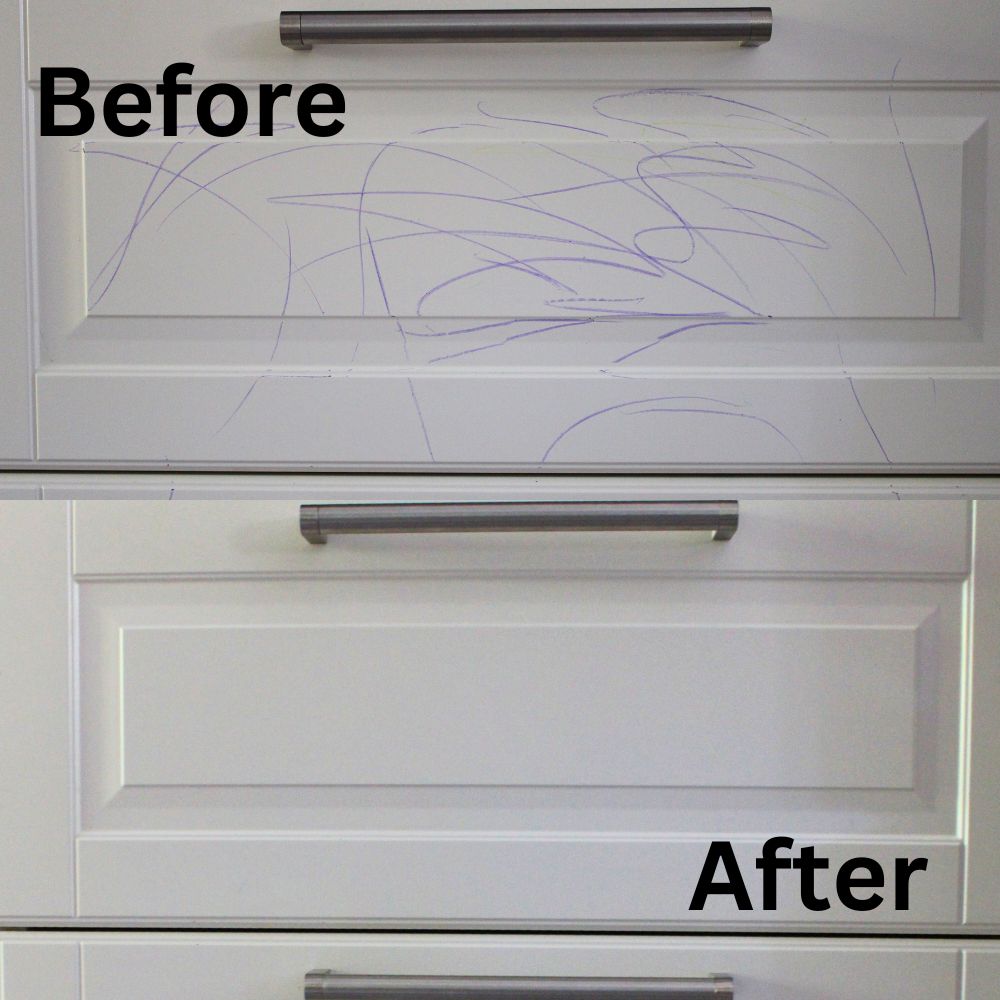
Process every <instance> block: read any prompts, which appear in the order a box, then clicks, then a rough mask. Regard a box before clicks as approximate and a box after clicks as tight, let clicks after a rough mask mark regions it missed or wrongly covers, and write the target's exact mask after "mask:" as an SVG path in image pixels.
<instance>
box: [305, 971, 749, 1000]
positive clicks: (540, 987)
mask: <svg viewBox="0 0 1000 1000" xmlns="http://www.w3.org/2000/svg"><path fill="white" fill-rule="evenodd" d="M705 997H712V998H714V1000H733V980H732V977H731V976H707V977H705V978H704V979H680V978H678V979H563V978H546V979H541V978H539V979H534V978H532V979H529V978H527V977H525V978H522V977H520V976H515V977H509V978H508V977H503V978H500V977H497V978H494V977H490V976H475V977H469V978H459V977H457V976H441V977H436V976H338V975H336V974H335V973H333V972H331V971H330V970H329V969H317V970H315V971H313V972H310V973H307V975H306V993H305V1000H520V998H524V1000H703V998H705Z"/></svg>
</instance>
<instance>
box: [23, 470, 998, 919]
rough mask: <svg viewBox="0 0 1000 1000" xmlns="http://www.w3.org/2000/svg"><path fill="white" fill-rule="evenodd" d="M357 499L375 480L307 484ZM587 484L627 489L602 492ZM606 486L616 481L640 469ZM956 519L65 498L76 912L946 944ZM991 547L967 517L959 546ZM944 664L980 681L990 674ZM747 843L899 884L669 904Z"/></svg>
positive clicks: (960, 640)
mask: <svg viewBox="0 0 1000 1000" xmlns="http://www.w3.org/2000/svg"><path fill="white" fill-rule="evenodd" d="M588 485H589V484H587V483H586V482H579V483H578V484H576V485H575V486H574V485H572V484H564V485H563V486H561V487H559V489H561V490H562V491H564V494H566V495H573V490H576V491H577V492H576V495H577V496H582V494H583V492H585V490H586V488H587V487H588ZM469 487H472V489H470V488H469ZM661 487H662V484H661ZM400 488H401V486H400ZM425 488H426V489H428V490H431V489H433V490H443V491H446V490H448V487H447V486H446V485H443V484H435V485H431V484H426V485H425ZM522 488H526V487H522ZM358 489H368V490H369V491H373V490H374V485H373V484H370V483H369V484H367V485H365V484H364V482H363V481H359V482H358V483H355V484H354V486H353V487H352V486H351V485H350V484H348V486H347V487H346V492H345V494H344V495H343V496H342V497H341V498H342V499H346V498H347V497H349V496H350V495H351V493H352V492H355V493H356V491H357V490H358ZM493 489H496V488H495V487H490V486H489V484H486V483H480V484H478V486H476V485H475V484H474V483H473V482H470V483H469V484H468V485H467V486H466V487H465V491H466V492H465V495H466V496H467V497H468V498H470V499H471V498H472V496H478V498H485V497H484V495H483V494H488V493H490V491H491V490H493ZM528 489H529V491H530V488H528ZM546 489H547V490H555V489H556V487H555V486H553V485H548V486H546ZM605 489H606V490H607V491H608V492H609V493H612V494H613V495H614V494H617V495H618V496H620V497H622V498H624V496H625V495H627V484H626V483H625V482H621V483H619V484H618V485H617V486H616V485H613V484H612V485H609V486H606V487H605ZM633 489H634V490H635V493H634V495H636V496H643V495H646V496H648V495H649V494H648V490H649V489H650V482H649V481H639V482H636V483H634V485H633ZM758 489H759V490H761V491H763V490H765V489H766V487H764V486H763V485H762V486H760V487H758ZM475 490H478V494H477V493H475V492H474V491H475ZM451 494H452V498H453V499H455V498H458V497H460V496H462V495H463V494H462V489H460V488H456V487H452V488H451ZM501 495H502V491H501ZM661 495H662V494H661ZM355 498H357V497H356V496H355ZM391 498H392V491H391V490H388V491H387V492H386V493H385V494H383V495H382V497H381V499H386V500H387V499H391ZM329 499H331V500H336V499H338V497H337V494H336V491H335V489H333V488H332V487H331V493H330V496H329ZM369 499H379V496H378V495H377V494H374V493H369ZM838 504H839V505H840V506H839V507H838ZM10 506H11V507H12V508H13V507H15V506H21V505H10ZM55 506H56V509H58V510H62V509H63V508H62V505H55ZM984 509H985V508H984ZM969 513H970V508H969V505H968V503H967V502H966V501H963V500H958V499H956V500H951V501H948V500H923V501H920V500H903V501H899V500H880V499H876V498H875V497H871V496H869V497H868V498H863V497H860V496H857V495H855V496H854V497H853V498H848V497H845V498H844V499H842V500H840V501H837V500H833V499H827V500H820V499H812V500H810V499H791V498H788V497H785V498H780V496H779V497H775V498H774V499H772V500H770V501H769V500H767V499H766V495H765V496H762V495H761V494H758V495H757V497H756V498H751V499H748V500H747V501H746V503H745V505H744V509H743V511H742V523H741V527H740V529H739V531H738V532H737V535H736V537H735V538H734V539H733V540H732V541H731V542H728V543H724V544H723V543H713V542H710V541H708V540H707V539H705V538H702V537H699V536H697V535H691V536H666V537H652V536H649V535H645V536H644V535H638V534H628V533H622V534H614V533H613V534H606V535H602V536H600V537H599V539H598V538H594V537H588V536H586V535H585V534H577V535H573V534H566V535H555V536H546V535H544V534H542V535H534V536H532V537H531V538H529V539H525V538H524V537H523V536H518V535H509V536H505V537H504V538H503V539H502V540H498V539H496V538H491V537H490V536H489V535H482V536H448V535H438V536H435V537H416V536H414V537H410V538H407V537H404V536H396V537H392V538H373V537H368V538H364V537H360V536H359V537H357V538H354V539H342V540H339V541H337V540H335V541H333V542H331V544H329V545H327V546H326V547H323V548H316V547H310V546H308V544H307V543H305V542H304V541H303V540H302V539H301V538H300V537H299V536H298V535H297V528H296V520H295V514H296V507H295V504H293V503H285V502H278V503H255V502H251V503H237V502H232V503H227V504H204V503H200V502H199V503H176V502H175V503H173V504H137V503H131V504H113V503H107V502H102V501H93V502H90V503H82V504H80V505H78V509H77V511H76V516H75V526H74V550H75V554H74V571H73V573H74V586H75V589H76V594H77V599H76V601H75V603H74V615H73V618H72V623H73V628H74V631H75V632H76V634H77V636H78V640H77V641H78V649H79V653H78V666H77V667H76V669H75V670H73V671H72V675H73V677H74V683H75V684H76V685H77V686H78V690H79V695H78V710H77V713H76V716H75V718H76V721H75V723H74V725H75V726H76V727H77V729H78V732H79V750H80V755H79V760H78V762H77V765H76V766H77V767H78V768H79V778H80V785H79V789H78V792H77V808H78V810H79V820H78V822H79V827H78V832H77V836H76V850H77V864H78V869H77V870H78V886H79V892H80V895H79V897H78V899H77V900H76V912H77V914H78V915H79V918H80V919H81V920H83V921H87V920H90V921H104V922H105V923H107V922H114V923H119V922H120V923H124V924H131V923H133V922H153V923H159V924H169V925H182V926H183V925H188V926H190V925H191V924H192V923H197V924H199V925H201V924H204V925H213V926H218V925H226V924H229V925H232V924H234V923H238V924H241V925H257V926H261V925H264V926H274V925H282V924H286V925H287V924H296V923H298V924H302V923H309V924H312V925H317V926H323V925H326V926H330V925H341V926H347V925H351V926H365V925H369V926H370V925H374V924H377V923H391V924H393V925H407V924H409V925H414V924H419V925H422V926H437V927H444V926H453V927H456V926H472V925H475V926H497V925H501V924H502V925H507V926H509V925H512V924H516V925H518V926H522V927H524V926H539V927H544V926H555V925H558V926H577V927H580V926H597V927H600V926H605V927H607V926H622V927H629V926H631V927H639V926H642V927H657V928H663V929H670V928H680V927H698V926H701V927H706V928H707V927H720V928H725V927H735V926H770V927H775V928H779V929H789V928H801V927H807V926H814V927H823V926H839V927H847V926H850V927H857V928H874V927H877V926H878V927H885V928H890V927H900V928H905V927H907V926H908V927H911V928H928V927H936V928H951V929H955V928H957V927H959V926H961V923H960V921H961V917H960V914H961V912H962V910H963V908H964V907H965V906H966V899H967V898H968V899H969V900H970V903H969V921H970V926H976V927H978V928H983V927H993V926H998V925H1000V917H998V915H997V914H996V913H995V912H994V909H995V907H994V906H993V903H992V902H990V900H991V899H994V898H995V895H996V894H993V895H992V896H991V895H990V892H989V885H990V881H989V880H990V879H991V878H993V877H995V875H994V873H992V872H991V869H990V864H991V862H990V861H989V860H986V861H985V862H980V861H977V860H976V859H977V857H979V856H980V851H982V852H983V855H984V856H985V854H988V853H989V851H990V850H991V847H990V845H991V844H992V843H993V834H992V833H991V832H990V830H989V827H988V824H987V826H986V827H984V829H985V830H986V836H985V837H984V839H983V841H982V843H983V845H984V846H983V847H982V848H979V847H978V842H977V841H976V840H975V838H976V837H977V832H976V831H977V828H976V826H975V825H973V826H972V828H971V831H970V830H969V829H967V828H966V825H965V824H964V823H959V824H958V825H956V817H957V816H962V815H964V813H965V810H966V797H967V795H968V791H967V789H966V787H965V784H964V781H963V777H962V776H963V775H965V774H967V773H968V768H969V757H968V753H967V751H966V749H965V747H964V745H963V743H962V734H963V732H965V731H966V730H965V729H964V725H965V724H964V722H963V708H962V700H961V699H962V693H963V691H964V690H967V682H966V680H964V679H963V678H964V676H965V671H966V670H967V669H968V667H967V665H966V660H965V659H964V657H965V654H964V653H963V649H964V648H965V635H964V630H965V628H966V621H967V610H966V609H967V606H968V605H969V603H970V599H971V601H972V602H973V603H974V604H975V605H976V606H982V603H983V602H986V603H987V604H989V602H991V601H992V602H994V603H995V601H996V597H995V590H996V581H995V580H993V579H992V578H991V577H990V576H988V575H986V576H983V575H975V576H974V577H972V576H970V569H969V566H970V564H969V557H970V548H971V544H972V542H971V535H970V525H969ZM983 516H984V517H987V518H992V517H994V516H995V515H994V513H992V512H987V514H985V515H983ZM10 530H12V531H16V530H17V523H16V522H15V521H14V520H12V521H10ZM991 531H992V528H983V529H981V530H980V531H979V533H978V534H977V539H978V541H979V544H980V546H985V548H986V550H987V552H990V551H992V545H993V543H992V541H991V540H990V539H991V534H990V532H991ZM914 541H917V542H918V543H919V544H914ZM501 543H502V544H501ZM526 543H530V544H526ZM979 558H980V559H982V558H986V557H983V556H980V557H979ZM990 558H991V557H990ZM970 594H971V598H970V596H969V595H970ZM376 625H377V626H378V627H379V628H378V630H377V631H376V629H375V628H374V627H373V626H376ZM431 632H434V633H435V635H434V642H432V643H431V645H433V647H434V649H435V657H431V656H428V655H426V652H425V651H424V645H425V644H426V643H428V642H429V641H430V640H429V639H428V638H427V637H428V636H429V635H430V634H431ZM557 633H558V640H559V641H558V643H557V645H558V647H559V650H560V651H562V652H559V653H556V654H553V655H548V654H546V649H547V648H548V646H547V643H549V641H550V639H551V637H552V636H553V635H555V634H557ZM750 633H752V635H753V639H752V641H751V642H750V643H749V644H748V643H747V642H746V641H744V634H750ZM612 636H614V637H615V639H614V648H612V646H611V645H609V643H612ZM737 639H739V642H737ZM153 640H155V641H153ZM338 640H339V641H338ZM529 640H530V641H529ZM563 653H565V655H563ZM22 669H26V668H22ZM976 669H977V671H978V673H977V674H976V676H977V677H978V676H985V677H986V678H988V677H989V675H990V673H991V672H992V671H993V663H992V661H991V660H990V659H988V658H987V659H986V661H985V666H980V665H979V661H977V665H976ZM69 672H70V671H69V670H67V673H69ZM18 677H21V674H16V675H15V683H17V678H18ZM390 679H391V682H390ZM723 681H725V682H726V683H723ZM473 682H475V683H473ZM21 683H25V681H24V680H23V679H22V680H21ZM67 684H68V681H67ZM376 687H377V690H376ZM484 687H488V688H489V689H490V690H491V691H492V692H493V694H494V695H495V697H492V696H491V701H490V705H491V706H493V709H494V710H493V711H492V712H489V711H488V710H487V706H486V705H485V702H481V701H477V700H476V699H477V698H481V691H482V689H483V688H484ZM984 690H985V692H986V693H985V695H984V702H983V704H984V705H985V708H983V709H981V710H980V711H982V712H985V713H986V717H987V718H989V717H990V716H991V715H992V713H991V708H990V705H991V702H990V694H989V688H988V686H987V687H986V688H984ZM466 691H468V692H469V698H465V697H464V696H463V692H466ZM473 695H474V696H475V697H472V696H473ZM976 697H977V698H978V697H979V695H978V694H977V695H976ZM463 702H464V704H465V706H466V707H465V709H460V710H456V709H455V706H456V704H457V705H462V704H463ZM810 704H812V705H813V706H814V708H813V709H811V710H810V709H809V708H808V706H809V705H810ZM977 704H978V702H977ZM477 706H478V707H477ZM741 708H742V710H743V712H744V713H745V715H740V714H739V712H740V709H741ZM658 709H659V710H658ZM751 710H753V711H751ZM303 713H307V714H305V715H304V714H303ZM755 713H756V719H754V718H753V717H752V716H753V715H754V714H755ZM366 714H367V718H368V723H367V725H366V724H365V722H364V717H365V715H366ZM802 716H806V718H805V719H803V718H802ZM981 717H983V716H981V715H980V716H977V715H976V713H975V712H974V713H973V729H972V733H973V741H974V744H973V745H974V748H975V749H974V752H973V757H972V761H973V763H974V766H973V768H972V777H971V781H972V784H973V787H974V788H976V789H979V788H980V787H982V788H986V789H987V791H986V792H984V793H978V792H977V793H976V794H978V795H980V799H982V800H983V801H985V799H983V796H988V795H989V791H988V789H989V788H991V782H992V775H993V774H994V771H995V766H996V765H995V764H994V763H992V757H991V755H992V754H994V749H993V748H992V747H991V746H989V745H988V743H989V741H988V738H986V739H983V738H980V737H979V736H978V735H977V734H978V732H979V730H978V729H977V728H976V719H977V718H981ZM64 718H65V716H64ZM303 718H305V720H306V721H305V722H304V724H303V722H302V719H303ZM661 719H662V720H666V721H667V722H669V721H670V720H673V722H674V723H675V727H674V730H673V731H671V732H659V731H657V724H658V722H659V721H660V720H661ZM421 720H422V721H421ZM727 720H729V721H728V722H727ZM754 721H756V722H757V726H756V727H755V726H754V725H753V722H754ZM810 722H811V723H812V725H809V723H810ZM845 734H850V735H849V739H848V742H847V745H846V746H844V744H845ZM380 736H381V737H382V739H381V741H380V739H379V737H380ZM977 739H979V740H980V742H979V743H976V742H975V741H976V740H977ZM640 740H641V741H642V742H643V745H644V753H643V754H642V755H640V754H638V753H633V752H632V751H631V750H630V747H632V745H633V743H634V742H635V743H637V742H639V741H640ZM570 744H572V745H573V747H574V749H575V752H574V753H570V752H569V749H568V748H569V746H570ZM981 744H982V745H981ZM841 747H843V749H841ZM866 759H867V766H865V765H866ZM658 778H659V781H657V779H658ZM63 781H64V782H66V783H68V782H69V775H66V776H64V778H63ZM40 801H42V802H44V801H50V800H49V799H48V797H45V798H42V799H40ZM973 801H977V800H976V799H973ZM40 808H41V806H40ZM984 815H988V812H987V813H986V814H984ZM775 834H788V835H791V836H794V837H796V839H797V841H798V843H799V844H804V843H815V844H817V845H819V846H820V850H821V852H822V853H825V854H829V855H830V856H831V857H832V858H833V859H834V860H835V864H839V863H840V862H841V861H843V860H844V859H846V858H848V857H852V856H855V855H858V854H863V855H865V856H870V857H874V858H877V859H879V860H880V861H881V862H882V863H884V864H886V865H887V866H888V867H890V868H891V863H892V859H893V858H895V857H897V856H909V857H915V856H920V857H928V858H929V859H930V865H929V870H928V872H927V873H921V875H920V876H919V877H916V878H915V879H914V882H913V901H912V908H911V909H910V910H909V911H906V912H903V913H893V912H892V911H890V910H888V909H886V908H883V909H882V910H879V911H874V912H873V913H871V914H868V915H865V914H860V915H859V914H855V913H849V912H847V911H845V910H844V908H842V907H840V906H839V905H838V904H837V903H836V902H834V905H833V909H832V910H831V911H830V912H829V913H827V914H825V915H824V914H815V913H810V912H807V911H805V910H804V908H803V907H802V906H801V904H800V903H799V902H798V901H797V892H796V890H795V887H794V886H792V885H791V884H787V883H783V888H782V890H781V891H780V893H779V909H778V910H777V911H775V912H774V913H765V912H762V911H759V910H758V911H755V912H753V913H744V914H739V913H738V912H736V913H733V912H731V911H732V910H733V909H734V908H733V907H732V906H727V903H726V902H725V901H723V900H718V899H716V900H713V902H712V903H711V904H710V905H709V907H708V908H707V909H706V910H705V911H704V912H703V913H698V914H695V915H692V914H691V913H689V912H688V910H687V906H688V903H689V901H690V897H691V894H692V891H693V886H694V883H695V881H696V879H697V875H698V872H699V871H700V866H701V861H702V860H703V858H704V855H705V851H706V849H707V846H708V843H709V841H710V840H712V839H733V840H734V842H735V843H736V845H737V850H738V852H739V854H740V856H741V857H743V858H745V859H747V860H746V864H747V865H748V868H749V869H750V870H751V871H752V864H750V859H751V858H752V857H753V854H754V853H755V852H756V850H758V849H759V845H760V842H761V841H762V840H763V839H765V838H766V837H768V836H772V835H775ZM966 856H967V857H968V858H969V859H970V861H969V866H970V867H969V870H968V872H966V862H965V858H966ZM977 865H979V866H981V867H979V868H977ZM835 870H836V869H834V871H835ZM967 879H968V880H973V879H974V880H975V881H976V883H977V885H978V886H979V887H980V888H979V889H977V890H976V893H974V894H969V890H968V889H967V888H966V881H967ZM750 882H751V885H752V888H751V892H752V893H756V892H757V891H758V890H757V888H756V880H755V879H750ZM826 884H827V883H825V882H822V881H821V885H822V886H825V885H826ZM890 884H891V880H890ZM980 893H981V894H980ZM692 916H696V917H697V920H693V919H692ZM5 919H8V920H10V921H13V922H15V923H17V922H20V921H23V920H24V918H23V917H22V916H21V915H20V914H19V913H18V912H13V913H11V914H10V916H9V918H5Z"/></svg>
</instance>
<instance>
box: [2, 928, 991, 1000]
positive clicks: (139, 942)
mask: <svg viewBox="0 0 1000 1000" xmlns="http://www.w3.org/2000/svg"><path fill="white" fill-rule="evenodd" d="M0 947H2V957H3V973H2V976H3V978H2V982H3V986H4V996H5V997H6V998H7V1000H82V998H83V997H84V996H86V997H87V1000H125V998H131V997H136V996H141V997H144V998H146V1000H302V996H303V980H304V977H305V974H306V972H308V971H310V970H312V969H317V968H319V969H323V968H331V969H334V970H335V971H336V972H338V973H341V974H345V975H352V976H366V975H382V976H386V975H396V976H495V977H521V976H535V977H544V976H559V977H564V976H565V977H580V978H589V977H600V978H634V977H635V978H643V979H648V978H660V979H667V978H673V977H686V978H694V977H697V978H701V977H707V976H710V975H713V974H717V973H720V972H722V973H728V974H729V975H731V976H732V978H733V987H734V1000H802V998H803V997H808V998H809V1000H884V998H885V997H887V996H891V997H893V998H895V1000H993V998H994V997H995V996H996V986H995V983H996V980H995V974H996V971H997V967H998V964H997V963H998V958H1000V951H997V950H996V948H995V947H994V948H990V947H989V946H988V945H984V944H981V943H980V944H977V943H975V942H963V941H956V942H954V943H932V942H927V941H920V942H916V941H906V940H905V939H904V940H900V941H885V940H883V941H877V942H875V941H873V942H859V941H844V940H840V941H833V940H823V939H812V940H808V941H801V940H800V941H795V940H793V939H788V938H771V939H767V940H761V939H759V938H758V939H756V940H755V939H753V938H743V939H740V938H718V939H715V940H711V941H709V940H702V941H697V940H692V939H687V940H681V939H674V940H670V939H669V938H668V939H661V940H659V941H650V939H648V938H645V939H629V938H617V939H607V938H581V939H573V938H568V939H567V938H562V939H557V938H546V937H532V938H524V937H504V938H499V937H487V938H478V939H474V940H469V939H463V938H458V937H453V936H444V935H435V936H433V937H432V936H427V935H424V936H422V937H420V938H415V937H407V936H405V935H404V936H400V935H396V936H393V937H387V936H381V937H380V936H378V935H364V936H360V937H359V936H354V937H352V938H350V939H347V938H343V937H336V936H334V935H328V934H317V935H298V936H295V935H267V936H264V935H252V934H250V935H240V936H238V937H237V936H235V935H226V934H218V935H215V934H213V935H211V937H205V936H203V937H200V938H199V937H198V936H197V935H193V934H172V935H169V936H166V935H156V934H144V935H142V936H141V937H140V936H138V935H128V934H104V935H96V934H91V935H82V936H79V937H76V936H69V935H64V936H62V937H60V938H58V939H57V938H55V937H53V936H52V935H40V934H32V935H8V936H6V937H5V938H3V939H2V941H0ZM991 974H992V977H993V978H988V977H989V976H990V975H991ZM523 996H525V997H530V994H529V993H524V994H523Z"/></svg>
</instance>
